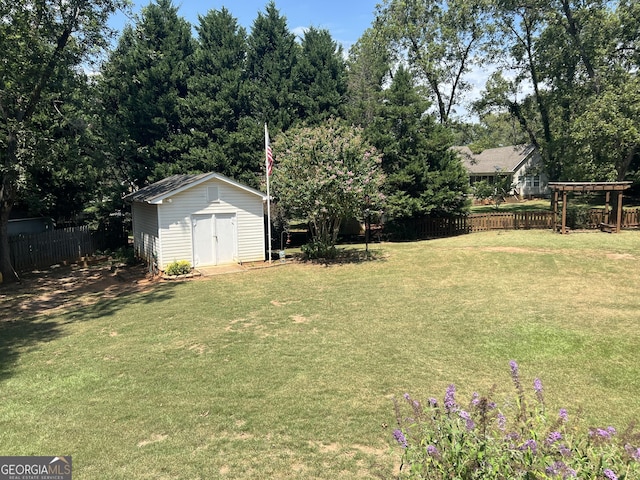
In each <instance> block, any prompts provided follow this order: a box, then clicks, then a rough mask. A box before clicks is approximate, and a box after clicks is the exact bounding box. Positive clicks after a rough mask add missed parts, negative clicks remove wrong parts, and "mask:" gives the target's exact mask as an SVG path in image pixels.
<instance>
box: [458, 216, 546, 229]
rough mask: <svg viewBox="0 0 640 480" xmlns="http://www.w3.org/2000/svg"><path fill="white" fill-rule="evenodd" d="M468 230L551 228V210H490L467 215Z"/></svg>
mask: <svg viewBox="0 0 640 480" xmlns="http://www.w3.org/2000/svg"><path fill="white" fill-rule="evenodd" d="M467 218H468V222H469V232H485V231H487V230H528V229H531V228H538V229H545V228H549V229H550V228H552V227H553V221H554V216H553V212H545V211H535V212H491V213H474V214H471V215H469V216H468V217H467Z"/></svg>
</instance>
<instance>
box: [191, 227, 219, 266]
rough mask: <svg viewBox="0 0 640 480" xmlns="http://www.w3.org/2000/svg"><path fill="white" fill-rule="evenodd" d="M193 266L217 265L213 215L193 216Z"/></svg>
mask: <svg viewBox="0 0 640 480" xmlns="http://www.w3.org/2000/svg"><path fill="white" fill-rule="evenodd" d="M191 224H192V227H193V266H194V267H201V266H204V265H214V264H215V253H214V249H215V236H214V233H213V225H214V222H213V215H193V217H191Z"/></svg>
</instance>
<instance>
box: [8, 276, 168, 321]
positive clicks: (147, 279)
mask: <svg viewBox="0 0 640 480" xmlns="http://www.w3.org/2000/svg"><path fill="white" fill-rule="evenodd" d="M159 281H160V279H159V277H155V278H154V277H152V276H150V275H149V274H148V273H147V269H146V268H145V267H144V266H143V265H139V266H133V267H127V266H118V267H114V266H112V265H111V264H101V265H94V266H90V267H81V266H77V265H72V266H63V267H52V268H50V269H48V270H39V271H34V272H30V273H28V274H25V275H23V276H22V278H21V282H20V283H14V284H6V285H1V286H0V322H2V321H12V320H17V319H19V318H24V317H27V316H35V315H50V314H54V313H58V312H60V311H61V310H65V309H69V308H76V307H81V306H86V305H92V304H94V303H96V302H98V301H99V300H102V299H108V298H116V297H118V296H120V295H122V294H124V293H127V294H130V293H137V292H143V291H147V290H149V289H150V288H152V287H153V285H154V284H155V283H157V282H159Z"/></svg>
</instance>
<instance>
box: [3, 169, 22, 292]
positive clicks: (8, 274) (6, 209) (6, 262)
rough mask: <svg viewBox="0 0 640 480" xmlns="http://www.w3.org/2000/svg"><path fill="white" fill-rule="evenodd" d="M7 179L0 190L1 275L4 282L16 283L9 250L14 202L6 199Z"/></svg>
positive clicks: (16, 277) (16, 278)
mask: <svg viewBox="0 0 640 480" xmlns="http://www.w3.org/2000/svg"><path fill="white" fill-rule="evenodd" d="M5 183H6V180H5V178H3V186H2V189H0V273H2V280H3V282H9V283H12V282H15V281H17V280H19V278H18V276H17V275H16V272H15V270H14V269H13V266H12V265H11V252H10V250H9V214H10V213H11V208H12V207H13V201H11V200H9V199H6V198H4V191H5V188H6V185H4V184H5Z"/></svg>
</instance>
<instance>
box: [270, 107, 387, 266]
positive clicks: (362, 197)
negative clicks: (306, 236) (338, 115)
mask: <svg viewBox="0 0 640 480" xmlns="http://www.w3.org/2000/svg"><path fill="white" fill-rule="evenodd" d="M274 152H275V155H276V161H275V165H274V168H273V177H272V182H273V183H272V185H273V192H274V196H275V197H276V199H277V202H278V205H279V207H280V208H281V209H282V211H283V213H284V215H285V216H286V217H287V218H289V219H297V220H303V221H305V222H306V223H307V224H308V225H309V227H310V233H311V237H312V241H311V243H310V244H309V245H307V247H306V251H305V253H306V254H307V255H308V256H310V257H311V258H319V257H321V256H324V255H333V254H335V248H333V247H334V246H335V244H336V241H337V238H338V233H339V232H340V226H341V224H342V222H343V220H344V219H345V218H359V219H363V216H364V212H365V211H366V210H367V209H369V210H370V211H377V210H380V208H381V206H382V203H383V200H384V197H383V195H382V194H381V193H380V187H381V185H382V182H383V181H384V175H383V174H382V170H381V161H382V160H381V156H380V154H379V153H378V152H377V151H376V150H375V149H374V148H373V147H371V146H370V145H369V144H368V143H367V142H366V141H365V140H364V138H363V136H362V131H361V129H360V128H357V127H353V126H351V125H348V124H346V123H344V122H341V121H339V120H335V119H332V120H329V121H327V122H325V123H323V124H322V125H319V126H316V127H298V128H292V129H291V130H289V131H288V132H287V133H286V134H284V135H281V136H279V137H278V138H277V142H275V143H274Z"/></svg>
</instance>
